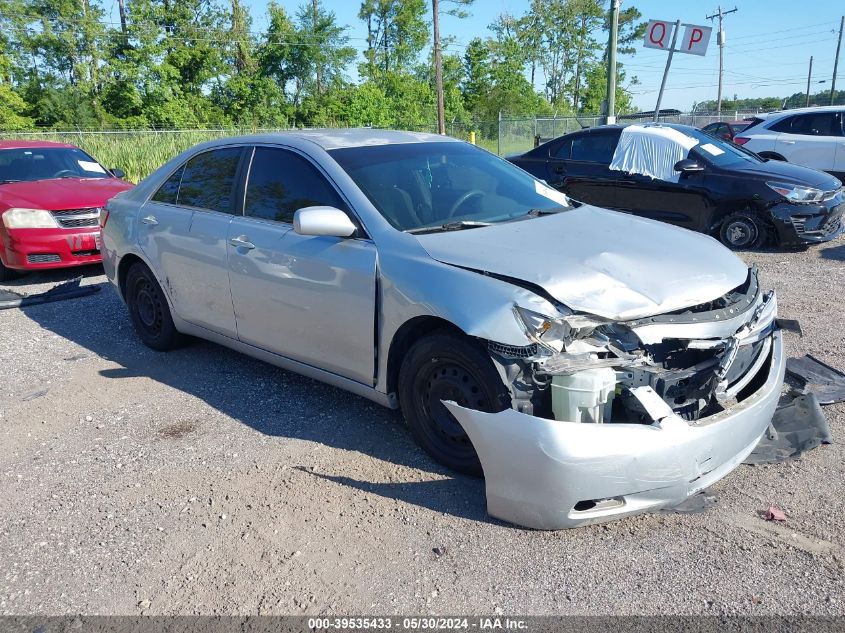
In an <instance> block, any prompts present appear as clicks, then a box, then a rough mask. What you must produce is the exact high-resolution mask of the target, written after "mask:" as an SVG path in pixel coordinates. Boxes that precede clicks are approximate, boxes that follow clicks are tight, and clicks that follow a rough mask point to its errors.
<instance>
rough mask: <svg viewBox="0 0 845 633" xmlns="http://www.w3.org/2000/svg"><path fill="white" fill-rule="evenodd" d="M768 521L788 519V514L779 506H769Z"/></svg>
mask: <svg viewBox="0 0 845 633" xmlns="http://www.w3.org/2000/svg"><path fill="white" fill-rule="evenodd" d="M766 521H786V515H785V514H784V513H783V510H781V509H780V508H778V507H777V506H769V509H768V510H766Z"/></svg>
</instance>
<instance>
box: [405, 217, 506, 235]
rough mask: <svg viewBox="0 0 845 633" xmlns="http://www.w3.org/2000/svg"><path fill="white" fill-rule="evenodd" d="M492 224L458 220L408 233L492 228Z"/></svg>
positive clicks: (423, 227) (418, 228)
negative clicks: (482, 227)
mask: <svg viewBox="0 0 845 633" xmlns="http://www.w3.org/2000/svg"><path fill="white" fill-rule="evenodd" d="M491 224H492V222H479V221H476V220H458V221H455V222H447V223H446V224H441V225H440V226H420V227H417V228H415V229H410V230H408V231H406V233H414V234H419V233H440V232H443V231H461V230H463V229H474V228H478V227H480V226H490V225H491Z"/></svg>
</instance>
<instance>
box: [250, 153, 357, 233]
mask: <svg viewBox="0 0 845 633" xmlns="http://www.w3.org/2000/svg"><path fill="white" fill-rule="evenodd" d="M314 206H329V207H336V208H339V209H345V205H344V204H343V201H342V200H341V198H340V195H339V194H338V193H337V191H335V189H334V187H332V185H331V184H330V183H329V181H328V180H326V178H325V176H323V175H322V174H321V173H320V172H319V171H318V170H317V168H316V167H315V166H314V165H312V164H311V163H310V162H309V161H308V160H306V159H305V158H303V157H302V156H300V155H299V154H297V153H295V152H291V151H289V150H285V149H280V148H275V147H256V148H255V155H254V156H253V159H252V166H251V167H250V169H249V182H247V186H246V200H245V204H244V215H246V216H248V217H253V218H263V219H265V220H275V221H276V222H286V223H288V224H291V223H293V214H294V213H295V212H296V210H297V209H302V208H303V207H314Z"/></svg>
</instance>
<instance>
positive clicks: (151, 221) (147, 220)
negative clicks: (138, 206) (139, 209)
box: [141, 215, 158, 226]
mask: <svg viewBox="0 0 845 633" xmlns="http://www.w3.org/2000/svg"><path fill="white" fill-rule="evenodd" d="M141 222H142V223H143V224H149V225H150V226H155V225H156V224H158V220H156V216H154V215H148V216H147V217H145V218H141Z"/></svg>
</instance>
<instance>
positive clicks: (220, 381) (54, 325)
mask: <svg viewBox="0 0 845 633" xmlns="http://www.w3.org/2000/svg"><path fill="white" fill-rule="evenodd" d="M96 273H97V270H96V269H94V272H93V274H96ZM78 274H79V272H78V271H62V272H55V273H51V274H50V275H49V276H48V279H49V280H50V281H52V282H54V283H60V282H62V281H66V280H68V279H71V278H73V277H75V276H77V275H78ZM27 281H28V282H29V283H43V282H45V281H46V280H42V279H37V280H36V279H32V278H30V279H29V280H27ZM23 311H24V313H25V314H26V315H27V316H28V317H29V318H30V319H32V320H33V321H35V322H36V323H38V324H39V325H40V326H42V327H43V328H45V329H47V330H49V331H51V332H54V333H55V334H57V335H59V336H62V337H64V338H66V339H68V340H70V341H73V342H74V343H76V344H78V345H80V346H81V347H83V348H85V349H87V350H89V351H90V352H91V353H93V354H96V355H97V356H100V357H102V358H104V359H107V360H109V361H111V362H113V363H116V364H117V365H119V367H117V368H111V369H104V370H102V371H101V372H100V373H101V375H103V376H105V377H106V378H110V379H113V380H121V379H123V378H130V377H136V376H145V377H149V378H151V379H153V380H156V381H158V382H160V383H162V384H164V385H167V386H169V387H172V388H174V389H178V390H180V391H183V392H185V393H188V394H191V395H193V396H195V397H198V398H200V399H202V400H204V401H205V402H206V403H208V405H209V406H211V407H213V408H215V409H217V410H218V411H220V412H221V413H223V414H225V415H227V416H229V417H231V418H233V419H235V420H238V421H239V422H242V423H243V424H246V425H248V426H250V427H252V428H253V429H255V430H256V431H258V432H260V433H264V434H266V435H269V436H279V437H288V438H296V439H301V440H308V441H311V442H318V443H320V444H324V445H326V446H331V447H335V448H339V449H343V450H346V451H356V452H360V453H363V454H366V455H370V456H372V457H374V458H376V459H379V460H384V461H387V462H391V463H394V464H397V465H401V466H407V467H410V468H414V469H419V470H422V471H427V472H429V473H436V474H437V475H438V478H437V479H434V480H431V481H423V482H420V481H408V482H404V483H396V482H391V483H373V482H369V481H359V480H356V479H353V478H350V477H346V476H335V475H332V474H327V473H318V472H315V471H313V470H310V469H303V470H305V472H309V473H310V474H312V475H315V476H317V477H320V478H322V479H324V480H325V481H327V482H333V483H331V484H328V485H336V484H337V485H344V486H350V487H353V488H356V489H359V490H363V491H366V492H368V493H373V494H378V495H381V496H383V497H387V498H390V499H396V500H400V501H404V502H406V503H409V504H413V505H417V506H421V507H425V508H428V509H430V510H433V511H435V512H443V513H448V514H453V515H456V516H461V517H465V518H469V519H472V520H477V521H489V520H491V519H489V517H488V516H487V514H486V510H485V505H484V498H485V497H484V484H483V482H482V481H481V480H478V479H473V478H468V477H464V476H460V475H458V476H455V475H454V473H451V472H450V471H447V470H445V469H444V468H442V467H441V466H439V465H438V464H436V463H435V462H434V461H432V460H431V459H430V458H429V457H428V455H426V454H425V453H424V452H423V451H422V449H420V448H419V447H418V446H417V445H416V444H415V443H414V441H413V439H412V438H411V436H410V433H409V432H408V430H407V428H406V427H405V424H404V422H403V421H402V419H401V416H400V415H399V414H398V413H397V412H394V411H391V410H389V409H385V408H383V407H381V406H379V405H376V404H374V403H372V402H370V401H369V400H366V399H365V398H361V397H359V396H355V395H352V394H350V393H348V392H345V391H342V390H340V389H336V388H334V387H330V386H328V385H325V384H322V383H320V382H317V381H314V380H311V379H309V378H305V377H303V376H300V375H298V374H295V373H292V372H287V371H284V370H281V369H279V368H276V367H274V366H272V365H268V364H266V363H263V362H260V361H257V360H254V359H252V358H250V357H248V356H244V355H242V354H239V353H236V352H233V351H231V350H229V349H227V348H224V347H221V346H218V345H216V344H213V343H209V342H206V341H200V340H196V339H193V340H192V341H191V343H190V344H188V345H187V346H186V347H184V348H182V349H179V350H175V351H172V352H166V353H162V352H155V351H153V350H151V349H149V348H147V347H146V346H144V345H143V344H142V343H141V341H140V340H139V339H138V338H137V336H136V335H135V332H134V331H133V330H132V327H131V325H130V322H129V317H128V314H127V313H126V308H125V306H124V305H123V303H122V302H121V301H120V299H119V298H118V296H117V294H116V293H115V292H114V290H113V289H112V288H111V287H110V285H109V284H107V283H106V284H104V288H103V290H102V292H99V293H97V294H96V295H93V296H88V297H83V298H79V299H71V300H68V301H63V302H60V303H52V304H45V305H39V306H31V307H27V308H23ZM173 415H174V419H171V420H162V423H163V424H171V423H174V422H177V421H178V420H177V418H178V411H174V412H173ZM444 476H445V478H444Z"/></svg>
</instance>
